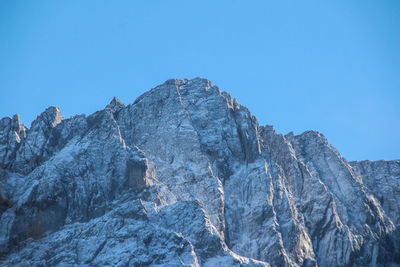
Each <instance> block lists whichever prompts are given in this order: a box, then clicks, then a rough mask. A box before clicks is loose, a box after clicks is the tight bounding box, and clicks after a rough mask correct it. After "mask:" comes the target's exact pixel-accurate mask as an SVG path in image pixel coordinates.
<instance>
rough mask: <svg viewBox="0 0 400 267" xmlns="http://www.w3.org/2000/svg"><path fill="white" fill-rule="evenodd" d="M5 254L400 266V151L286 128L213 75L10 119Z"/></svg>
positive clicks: (112, 262)
mask: <svg viewBox="0 0 400 267" xmlns="http://www.w3.org/2000/svg"><path fill="white" fill-rule="evenodd" d="M0 159H1V172H0V175H1V176H0V189H1V190H0V255H1V259H2V263H3V264H4V265H24V266H26V265H34V266H41V265H43V266H46V265H58V266H71V265H78V266H148V265H151V266H162V265H163V266H177V265H190V266H242V265H249V266H398V265H400V256H399V255H400V231H399V227H400V226H399V222H400V217H399V214H400V212H399V206H398V204H397V203H399V200H400V199H399V198H400V197H399V196H400V187H399V185H400V182H399V181H400V162H399V161H382V162H369V161H365V162H350V163H349V162H347V161H346V159H344V158H343V157H341V155H340V154H339V152H338V151H337V150H336V149H335V148H333V147H332V146H331V145H330V144H329V143H328V141H327V140H326V138H325V137H324V136H323V135H322V134H320V133H317V132H314V131H308V132H305V133H303V134H300V135H294V134H293V133H290V134H288V135H286V136H284V135H282V134H278V133H276V132H275V130H274V129H273V127H272V126H259V125H258V122H257V119H256V118H255V117H254V116H253V115H252V114H251V113H250V112H249V110H248V109H247V108H246V107H244V106H241V105H240V104H238V102H237V101H236V100H235V99H233V98H232V97H231V96H230V94H228V93H226V92H222V91H220V90H219V88H218V87H217V86H215V85H213V84H212V83H211V82H210V81H208V80H206V79H203V78H195V79H183V80H177V79H171V80H168V81H166V82H165V83H164V84H162V85H160V86H157V87H156V88H154V89H152V90H150V91H149V92H146V93H145V94H143V95H142V96H140V97H139V98H138V99H136V101H135V102H134V103H133V104H130V105H127V106H126V105H125V104H123V103H122V102H120V101H119V100H118V99H117V98H114V99H113V100H112V101H111V103H110V104H109V105H107V106H106V107H105V109H104V110H101V111H98V112H96V113H94V114H92V115H90V116H88V117H86V116H85V115H79V116H75V117H72V118H68V119H64V118H63V117H62V115H61V112H60V110H59V109H58V108H56V107H50V108H49V109H47V110H46V111H45V112H44V113H42V114H41V115H40V116H39V117H38V118H37V119H36V120H35V121H34V122H33V123H32V127H31V128H30V129H27V128H26V127H25V126H23V125H21V124H20V123H19V119H18V117H14V119H10V118H3V119H2V120H1V121H0Z"/></svg>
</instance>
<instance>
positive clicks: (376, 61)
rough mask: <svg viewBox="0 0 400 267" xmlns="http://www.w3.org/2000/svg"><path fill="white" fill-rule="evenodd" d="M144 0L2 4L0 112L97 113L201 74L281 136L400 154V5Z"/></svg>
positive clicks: (26, 118)
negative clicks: (307, 134)
mask: <svg viewBox="0 0 400 267" xmlns="http://www.w3.org/2000/svg"><path fill="white" fill-rule="evenodd" d="M138 2H139V1H1V2H0V117H4V116H11V115H13V114H15V113H19V114H21V117H22V121H23V122H24V123H25V124H26V125H28V126H30V123H31V122H32V120H34V119H35V118H36V116H37V115H38V114H39V113H40V112H42V111H43V110H44V109H45V108H46V107H47V106H50V105H57V106H59V107H60V108H61V110H62V112H63V114H64V116H65V117H69V116H72V115H75V114H81V113H86V114H90V113H92V112H94V111H96V110H99V109H102V108H103V107H104V106H105V105H106V104H107V103H108V102H109V101H110V100H111V98H112V97H113V96H114V95H115V96H117V97H118V98H120V99H121V100H122V101H123V102H125V103H132V102H133V101H134V100H135V98H136V97H138V96H139V95H140V94H142V93H143V92H145V91H147V90H149V89H150V88H152V87H154V86H156V85H158V84H160V83H162V82H164V81H165V80H167V79H169V78H175V77H176V78H185V77H188V78H192V77H196V76H202V77H205V78H208V79H210V80H211V81H213V83H214V84H217V85H219V86H220V88H221V89H223V90H226V91H229V92H231V94H232V95H233V96H234V97H236V98H237V99H238V100H239V102H240V103H241V104H244V105H246V106H248V107H249V108H250V110H251V111H252V112H253V114H254V115H256V116H257V117H258V119H259V122H260V124H272V125H274V126H275V128H276V129H277V131H278V132H281V133H287V132H289V131H294V132H295V133H296V134H299V133H301V132H303V131H305V130H309V129H313V130H317V131H320V132H322V133H323V134H325V135H326V136H327V138H328V139H329V141H330V143H331V144H332V145H333V146H335V147H336V148H338V149H339V151H340V152H341V153H342V155H343V156H344V157H346V158H347V159H349V160H363V159H371V160H377V159H399V158H400V140H399V132H400V30H399V29H400V2H399V1H390V0H388V1H330V3H327V1H274V3H272V1H271V2H270V1H239V0H237V1H183V0H182V1H140V2H141V3H138ZM277 2H279V3H277ZM322 2H324V3H325V4H322Z"/></svg>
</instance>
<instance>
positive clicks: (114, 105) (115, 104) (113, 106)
mask: <svg viewBox="0 0 400 267" xmlns="http://www.w3.org/2000/svg"><path fill="white" fill-rule="evenodd" d="M124 107H125V104H124V103H122V102H121V101H120V100H119V99H118V98H117V97H115V96H114V97H113V99H112V100H111V102H110V103H109V104H108V105H107V106H106V107H105V108H106V109H110V110H111V111H112V112H115V111H117V110H120V109H121V108H124Z"/></svg>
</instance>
